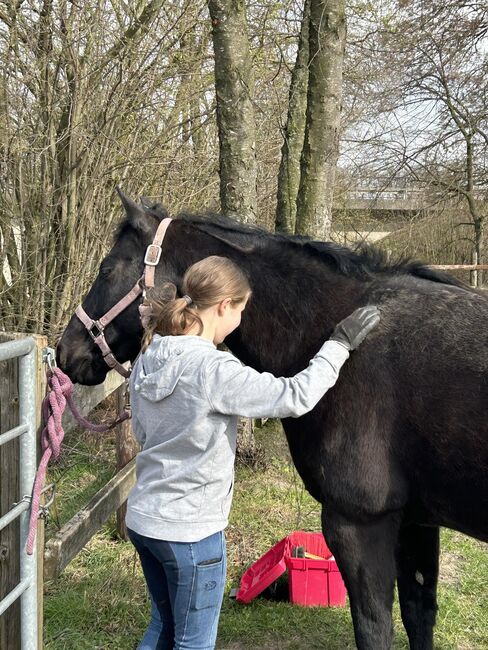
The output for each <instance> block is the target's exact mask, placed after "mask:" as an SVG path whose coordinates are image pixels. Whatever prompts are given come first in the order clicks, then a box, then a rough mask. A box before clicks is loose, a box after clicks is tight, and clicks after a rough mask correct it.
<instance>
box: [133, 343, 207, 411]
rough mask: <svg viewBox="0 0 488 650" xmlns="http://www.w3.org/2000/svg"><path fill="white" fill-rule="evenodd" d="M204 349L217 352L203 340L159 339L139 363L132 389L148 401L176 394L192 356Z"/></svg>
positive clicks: (151, 345) (136, 364)
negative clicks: (175, 391) (177, 386)
mask: <svg viewBox="0 0 488 650" xmlns="http://www.w3.org/2000/svg"><path fill="white" fill-rule="evenodd" d="M202 348H208V349H213V350H215V348H216V346H215V345H214V343H212V341H209V340H208V339H204V338H203V337H201V336H192V335H182V336H159V334H155V335H154V337H153V340H152V341H151V344H150V345H149V347H148V348H147V350H146V351H145V352H143V353H142V354H141V355H140V356H139V357H138V359H137V361H136V363H135V365H134V368H133V371H132V374H131V379H130V383H131V388H132V389H133V390H135V391H137V392H138V393H139V395H141V396H142V397H144V398H145V399H148V400H150V401H151V402H158V401H159V400H162V399H164V398H165V397H167V396H168V395H171V393H172V392H173V391H174V389H175V386H176V384H177V383H178V380H179V379H180V377H181V375H182V374H183V373H184V371H185V369H186V367H187V366H188V365H189V364H190V363H191V362H192V359H193V353H194V352H195V351H197V350H199V351H200V352H201V350H202Z"/></svg>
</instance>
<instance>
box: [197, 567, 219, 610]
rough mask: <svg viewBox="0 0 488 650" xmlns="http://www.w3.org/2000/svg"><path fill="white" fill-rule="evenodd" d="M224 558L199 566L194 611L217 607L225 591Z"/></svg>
mask: <svg viewBox="0 0 488 650" xmlns="http://www.w3.org/2000/svg"><path fill="white" fill-rule="evenodd" d="M223 564H224V558H221V559H220V560H215V561H213V562H210V563H208V562H207V563H203V564H197V565H196V567H195V570H196V572H195V582H194V585H193V598H192V601H193V602H192V605H193V609H205V608H207V607H217V606H218V605H220V602H221V600H222V592H223V589H224V584H223V583H224V571H223Z"/></svg>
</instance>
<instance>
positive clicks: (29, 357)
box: [0, 337, 38, 650]
mask: <svg viewBox="0 0 488 650" xmlns="http://www.w3.org/2000/svg"><path fill="white" fill-rule="evenodd" d="M15 358H18V359H19V425H18V426H17V427H14V428H13V429H10V430H9V431H7V432H5V433H3V434H2V435H0V445H3V444H4V443H6V442H8V441H9V440H13V439H14V438H17V437H20V445H19V446H20V457H19V464H20V476H19V488H20V494H21V495H22V498H21V501H20V502H19V503H17V504H13V505H14V507H13V508H12V509H11V510H9V511H8V512H7V514H6V515H4V516H3V517H1V518H0V530H2V529H3V528H5V526H7V525H8V524H10V523H11V522H12V521H13V520H14V519H16V518H17V517H20V582H19V584H18V585H17V586H16V587H15V588H14V589H12V591H10V593H8V594H7V596H5V598H4V599H3V600H2V601H0V616H1V615H2V614H3V612H4V611H5V610H6V609H7V608H8V607H10V605H11V604H12V603H13V602H15V601H16V600H17V598H20V635H21V637H20V638H21V641H20V643H21V649H22V650H36V649H37V647H38V638H37V554H36V553H35V552H34V553H33V554H32V555H27V553H26V542H27V536H28V532H29V517H30V505H31V497H32V487H33V485H34V478H35V474H36V460H37V458H36V454H37V449H36V446H37V441H36V411H37V404H36V342H35V340H34V338H32V337H28V338H25V339H21V340H19V341H7V342H6V343H0V361H7V360H8V359H15Z"/></svg>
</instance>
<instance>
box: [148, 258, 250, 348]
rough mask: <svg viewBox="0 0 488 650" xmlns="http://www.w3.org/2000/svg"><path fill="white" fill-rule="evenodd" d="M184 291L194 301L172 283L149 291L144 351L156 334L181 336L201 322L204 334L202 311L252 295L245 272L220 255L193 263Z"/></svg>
mask: <svg viewBox="0 0 488 650" xmlns="http://www.w3.org/2000/svg"><path fill="white" fill-rule="evenodd" d="M182 291H183V294H184V296H187V297H188V296H189V297H190V298H191V302H190V304H188V303H189V301H188V300H187V298H186V297H181V298H180V297H178V296H177V289H176V285H175V284H173V283H172V282H165V283H164V284H163V285H162V286H161V287H154V288H153V289H150V290H149V291H148V293H147V296H146V303H149V306H150V315H149V317H148V318H147V322H146V323H145V327H144V330H145V331H144V336H143V339H142V350H143V351H144V350H145V349H146V348H147V347H148V345H149V344H150V343H151V341H152V339H153V336H154V334H160V335H161V336H167V335H173V336H179V335H182V334H186V333H187V332H188V330H190V329H191V328H192V326H193V325H194V324H195V323H198V325H199V331H198V335H200V334H201V333H202V331H203V322H202V319H201V318H200V316H199V315H198V311H200V310H203V309H207V308H208V307H212V306H213V305H217V304H218V303H219V302H221V301H222V300H224V299H225V298H230V299H231V302H232V304H234V305H237V304H239V303H241V302H243V301H244V300H245V299H246V298H247V297H249V296H250V294H251V288H250V286H249V281H248V278H247V276H246V274H245V273H244V271H243V270H242V269H241V268H240V267H239V266H237V264H235V262H233V261H232V260H231V259H229V258H227V257H220V256H218V255H211V256H210V257H205V258H204V259H203V260H200V261H199V262H195V264H192V265H191V266H190V267H189V268H188V269H187V270H186V272H185V275H184V276H183V282H182Z"/></svg>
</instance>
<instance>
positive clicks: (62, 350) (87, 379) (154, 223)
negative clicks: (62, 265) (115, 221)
mask: <svg viewBox="0 0 488 650" xmlns="http://www.w3.org/2000/svg"><path fill="white" fill-rule="evenodd" d="M120 196H121V199H122V203H123V205H124V208H125V211H126V213H127V218H126V220H125V221H124V222H123V223H122V224H121V226H120V228H119V230H118V233H117V235H116V238H115V243H114V245H113V247H112V249H111V251H110V252H109V253H108V255H107V256H106V257H105V258H104V259H103V261H102V263H101V264H100V270H99V272H98V275H97V277H96V279H95V282H94V283H93V285H92V286H91V288H90V290H89V292H88V294H87V295H86V297H85V299H84V300H83V303H82V305H83V309H84V310H85V312H86V313H87V314H88V315H89V317H90V318H91V319H93V320H97V319H99V318H100V317H101V316H102V315H104V314H105V313H107V312H108V310H109V309H110V308H111V307H112V306H113V305H115V304H116V303H117V302H118V301H119V300H120V299H121V298H122V297H123V296H125V295H126V294H127V293H128V292H129V291H130V290H131V288H132V287H133V286H134V285H135V284H136V283H137V280H138V279H139V278H140V277H141V275H142V273H143V269H144V256H145V252H146V249H147V246H148V245H149V244H151V242H152V240H153V237H154V234H155V232H156V229H157V227H158V224H159V222H160V221H161V219H162V218H164V217H165V216H167V215H166V213H165V211H164V210H163V209H162V208H160V207H159V206H151V205H148V204H145V203H144V204H143V205H144V207H143V208H141V207H140V206H138V205H137V204H136V203H134V202H133V201H131V200H130V199H128V198H127V197H125V196H124V195H123V194H122V193H120ZM164 264H165V262H164V260H161V262H160V266H161V267H162V266H163V265H164ZM159 270H160V269H158V271H159ZM165 277H166V278H167V279H171V280H172V281H174V282H176V281H177V279H176V278H175V277H174V273H173V272H172V269H171V268H170V265H167V268H166V269H165ZM140 301H141V297H140V296H139V297H138V298H137V299H136V300H135V301H133V302H132V303H131V304H129V305H128V306H127V307H126V308H125V309H124V310H123V311H122V312H121V313H120V314H119V315H118V316H117V317H116V318H115V319H114V320H113V321H112V322H111V323H110V324H109V325H107V327H106V329H105V339H106V341H107V343H108V345H109V346H110V349H111V350H112V352H113V353H114V355H115V357H116V359H117V361H119V362H120V363H123V362H125V361H128V360H133V359H135V357H136V356H137V354H138V352H139V349H140V339H141V335H142V327H141V323H140V319H139V316H138V311H137V308H138V305H139V304H140ZM56 357H57V362H58V365H59V367H60V368H61V369H62V370H63V371H64V372H66V373H67V374H68V375H69V377H70V378H71V380H72V381H73V382H78V383H81V384H88V385H93V384H99V383H101V382H103V381H104V379H105V377H106V375H107V372H108V370H109V368H108V366H107V364H106V363H105V361H104V359H103V357H102V353H101V351H100V349H99V347H98V346H97V345H96V344H95V343H94V341H93V339H92V338H91V336H90V335H89V333H88V330H87V328H86V327H85V325H84V324H83V323H82V322H81V320H80V319H79V318H78V317H77V316H76V315H73V316H72V317H71V320H70V321H69V323H68V326H67V327H66V329H65V331H64V333H63V335H62V337H61V340H60V341H59V344H58V346H57V354H56Z"/></svg>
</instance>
